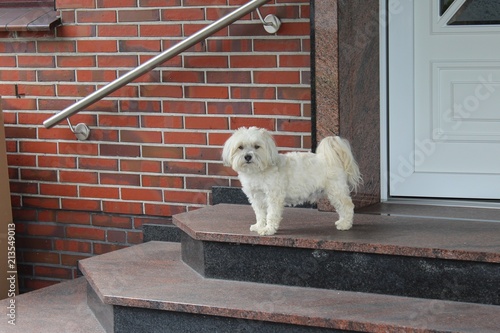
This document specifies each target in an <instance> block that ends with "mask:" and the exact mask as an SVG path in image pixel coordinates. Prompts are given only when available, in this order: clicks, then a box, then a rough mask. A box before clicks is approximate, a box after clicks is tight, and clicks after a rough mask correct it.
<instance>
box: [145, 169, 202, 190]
mask: <svg viewBox="0 0 500 333" xmlns="http://www.w3.org/2000/svg"><path fill="white" fill-rule="evenodd" d="M200 164H202V165H203V163H200ZM203 168H204V166H203ZM142 186H144V187H162V188H182V187H183V186H184V179H183V178H182V177H175V176H151V175H142Z"/></svg>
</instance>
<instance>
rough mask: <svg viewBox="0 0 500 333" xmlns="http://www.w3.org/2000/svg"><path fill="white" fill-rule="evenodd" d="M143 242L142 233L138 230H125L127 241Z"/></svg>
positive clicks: (132, 242)
mask: <svg viewBox="0 0 500 333" xmlns="http://www.w3.org/2000/svg"><path fill="white" fill-rule="evenodd" d="M142 242H143V234H142V232H140V231H127V243H129V244H140V243H142Z"/></svg>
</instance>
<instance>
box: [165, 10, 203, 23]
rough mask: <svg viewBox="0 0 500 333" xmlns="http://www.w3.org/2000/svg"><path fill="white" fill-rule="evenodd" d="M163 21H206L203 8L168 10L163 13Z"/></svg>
mask: <svg viewBox="0 0 500 333" xmlns="http://www.w3.org/2000/svg"><path fill="white" fill-rule="evenodd" d="M161 19H162V21H201V20H204V19H205V10H204V9H203V8H168V9H163V10H162V11H161Z"/></svg>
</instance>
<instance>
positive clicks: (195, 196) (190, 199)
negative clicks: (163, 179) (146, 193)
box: [164, 190, 208, 205]
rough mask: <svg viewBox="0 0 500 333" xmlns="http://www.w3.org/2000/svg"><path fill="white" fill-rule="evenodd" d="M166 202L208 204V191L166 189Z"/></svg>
mask: <svg viewBox="0 0 500 333" xmlns="http://www.w3.org/2000/svg"><path fill="white" fill-rule="evenodd" d="M164 195H165V202H174V203H190V204H197V205H206V204H207V203H208V200H207V193H204V192H199V191H196V192H187V191H171V190H166V191H164Z"/></svg>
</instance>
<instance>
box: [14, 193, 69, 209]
mask: <svg viewBox="0 0 500 333" xmlns="http://www.w3.org/2000/svg"><path fill="white" fill-rule="evenodd" d="M23 206H24V207H38V208H48V209H59V208H60V206H59V199H58V198H43V197H30V196H23Z"/></svg>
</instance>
